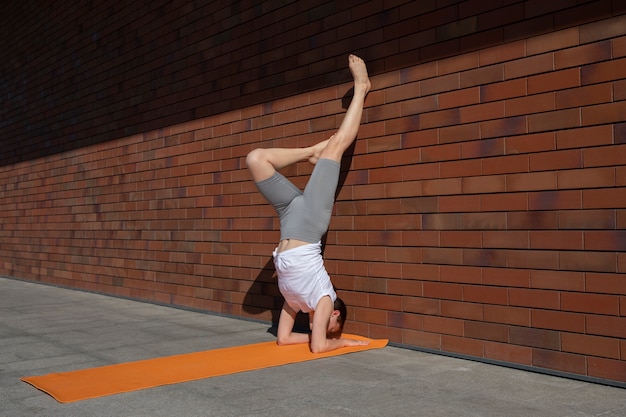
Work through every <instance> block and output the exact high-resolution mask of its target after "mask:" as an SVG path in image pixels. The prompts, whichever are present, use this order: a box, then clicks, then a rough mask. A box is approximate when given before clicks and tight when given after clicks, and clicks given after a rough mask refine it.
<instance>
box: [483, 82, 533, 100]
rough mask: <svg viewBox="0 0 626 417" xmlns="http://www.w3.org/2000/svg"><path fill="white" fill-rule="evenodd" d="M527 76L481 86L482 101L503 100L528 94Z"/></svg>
mask: <svg viewBox="0 0 626 417" xmlns="http://www.w3.org/2000/svg"><path fill="white" fill-rule="evenodd" d="M526 87H527V80H526V78H518V79H514V80H509V81H503V82H500V83H493V84H487V85H481V86H480V100H481V102H483V103H485V102H489V101H496V100H503V99H507V98H513V97H523V96H525V95H526V94H527V88H526Z"/></svg>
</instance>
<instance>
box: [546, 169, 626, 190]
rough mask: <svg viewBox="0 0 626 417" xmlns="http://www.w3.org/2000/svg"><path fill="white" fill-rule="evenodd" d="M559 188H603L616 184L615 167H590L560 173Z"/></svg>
mask: <svg viewBox="0 0 626 417" xmlns="http://www.w3.org/2000/svg"><path fill="white" fill-rule="evenodd" d="M558 183H559V188H601V187H613V186H615V185H616V184H615V170H614V169H613V168H589V169H575V170H568V171H561V172H559V173H558Z"/></svg>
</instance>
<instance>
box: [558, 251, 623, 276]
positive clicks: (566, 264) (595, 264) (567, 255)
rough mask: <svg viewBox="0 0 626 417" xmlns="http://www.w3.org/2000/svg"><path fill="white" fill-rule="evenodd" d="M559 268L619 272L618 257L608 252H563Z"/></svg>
mask: <svg viewBox="0 0 626 417" xmlns="http://www.w3.org/2000/svg"><path fill="white" fill-rule="evenodd" d="M559 268H560V269H564V270H568V271H590V272H617V257H616V255H615V254H614V253H607V252H591V251H584V252H582V251H580V252H577V251H567V252H561V253H560V258H559Z"/></svg>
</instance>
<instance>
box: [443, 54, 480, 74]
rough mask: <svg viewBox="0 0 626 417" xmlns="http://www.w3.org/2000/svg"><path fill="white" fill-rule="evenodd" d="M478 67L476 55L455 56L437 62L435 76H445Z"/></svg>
mask: <svg viewBox="0 0 626 417" xmlns="http://www.w3.org/2000/svg"><path fill="white" fill-rule="evenodd" d="M476 67H478V53H477V52H471V53H467V54H462V55H455V56H452V57H450V58H445V59H442V60H439V61H438V62H437V75H440V76H441V75H447V74H451V73H455V72H460V71H465V70H468V69H473V68H476Z"/></svg>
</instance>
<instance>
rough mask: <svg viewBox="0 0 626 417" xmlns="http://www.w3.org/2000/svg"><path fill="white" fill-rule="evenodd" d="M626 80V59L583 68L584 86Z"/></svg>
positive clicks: (582, 78)
mask: <svg viewBox="0 0 626 417" xmlns="http://www.w3.org/2000/svg"><path fill="white" fill-rule="evenodd" d="M623 78H626V58H620V59H614V60H611V61H606V62H601V63H598V64H591V65H586V66H583V67H582V68H581V83H582V85H588V84H598V83H601V82H606V81H614V80H620V79H623Z"/></svg>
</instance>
